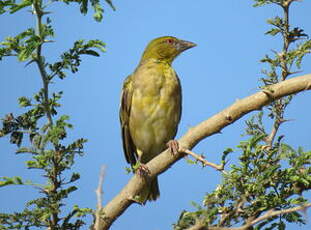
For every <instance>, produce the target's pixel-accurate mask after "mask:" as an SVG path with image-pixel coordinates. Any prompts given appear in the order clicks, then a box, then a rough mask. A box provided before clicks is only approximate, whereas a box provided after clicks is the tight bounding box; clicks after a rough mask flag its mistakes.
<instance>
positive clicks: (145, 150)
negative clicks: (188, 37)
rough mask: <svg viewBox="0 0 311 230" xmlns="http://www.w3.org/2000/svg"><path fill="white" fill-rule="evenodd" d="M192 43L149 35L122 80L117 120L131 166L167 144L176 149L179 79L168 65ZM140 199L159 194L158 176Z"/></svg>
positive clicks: (144, 162) (145, 161) (156, 196)
mask: <svg viewBox="0 0 311 230" xmlns="http://www.w3.org/2000/svg"><path fill="white" fill-rule="evenodd" d="M195 46H196V44H195V43H193V42H190V41H185V40H181V39H178V38H176V37H173V36H163V37H158V38H156V39H153V40H152V41H150V42H149V44H148V45H147V47H146V48H145V50H144V52H143V54H142V57H141V59H140V62H139V64H138V66H137V67H136V69H135V71H134V72H133V73H132V74H131V75H129V76H128V77H127V78H126V79H125V80H124V83H123V88H122V92H121V103H120V111H119V116H120V123H121V133H122V143H123V152H124V155H125V158H126V161H127V162H128V163H129V164H131V166H132V168H133V166H135V165H136V164H137V163H139V164H141V166H143V167H141V168H142V169H145V170H146V171H148V169H146V168H145V164H146V163H148V162H149V161H150V160H152V159H153V158H154V157H156V156H157V155H158V154H160V153H161V152H162V151H164V150H165V149H166V148H167V146H168V147H170V148H171V150H172V151H173V152H175V153H176V146H177V148H178V145H176V141H175V142H174V141H172V140H173V138H174V137H175V135H176V133H177V128H178V124H179V122H180V118H181V110H182V92H181V85H180V80H179V78H178V76H177V74H176V72H175V70H174V69H173V68H172V62H173V61H174V59H175V58H176V57H177V56H178V55H179V54H181V53H182V52H184V51H185V50H188V49H190V48H192V47H195ZM139 196H140V200H141V203H143V204H144V203H145V202H146V201H147V200H148V201H155V200H156V199H157V198H158V197H159V196H160V190H159V185H158V179H157V178H155V179H152V181H150V183H149V184H147V186H146V188H144V189H143V192H142V193H141V194H139Z"/></svg>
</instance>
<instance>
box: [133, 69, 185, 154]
mask: <svg viewBox="0 0 311 230" xmlns="http://www.w3.org/2000/svg"><path fill="white" fill-rule="evenodd" d="M143 70H144V71H141V72H140V71H137V72H136V73H135V74H136V76H135V77H136V78H135V82H134V92H133V96H132V107H131V118H130V131H131V135H132V138H133V141H134V143H135V145H136V146H137V148H138V149H140V150H141V151H142V152H149V154H151V155H153V154H157V153H159V151H162V150H163V149H164V148H165V144H166V142H167V141H168V140H170V139H172V138H174V135H175V133H176V130H177V125H178V122H179V117H180V106H181V89H180V85H179V81H178V78H177V76H176V73H175V71H174V70H173V69H172V68H166V69H162V70H158V69H154V68H145V69H143ZM150 152H151V153H150ZM152 157H154V156H152Z"/></svg>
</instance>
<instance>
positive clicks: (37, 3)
mask: <svg viewBox="0 0 311 230" xmlns="http://www.w3.org/2000/svg"><path fill="white" fill-rule="evenodd" d="M33 8H34V14H35V15H36V17H37V30H36V35H37V36H38V37H40V39H41V41H43V39H44V38H43V37H42V16H43V12H42V0H37V1H35V2H34V4H33ZM41 50H42V44H40V45H38V47H37V51H36V54H37V55H36V58H35V62H36V63H37V65H38V68H39V71H40V76H41V79H42V83H43V89H44V90H43V91H44V107H45V113H46V116H47V119H48V125H49V126H50V127H51V126H52V125H53V119H52V114H51V110H50V107H49V79H48V74H47V73H46V71H45V67H44V66H45V64H44V59H43V57H42V56H41Z"/></svg>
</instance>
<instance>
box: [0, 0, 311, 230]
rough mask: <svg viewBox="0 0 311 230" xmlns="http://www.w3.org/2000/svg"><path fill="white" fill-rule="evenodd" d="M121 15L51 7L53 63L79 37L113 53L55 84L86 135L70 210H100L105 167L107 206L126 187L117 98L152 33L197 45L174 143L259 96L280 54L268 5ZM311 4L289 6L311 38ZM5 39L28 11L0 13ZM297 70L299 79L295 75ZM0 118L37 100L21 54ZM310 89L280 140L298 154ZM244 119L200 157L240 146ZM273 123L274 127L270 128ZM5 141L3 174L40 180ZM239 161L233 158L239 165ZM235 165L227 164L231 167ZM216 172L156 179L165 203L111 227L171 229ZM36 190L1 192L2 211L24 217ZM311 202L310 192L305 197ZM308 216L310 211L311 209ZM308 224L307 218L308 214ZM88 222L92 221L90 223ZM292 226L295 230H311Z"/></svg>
mask: <svg viewBox="0 0 311 230" xmlns="http://www.w3.org/2000/svg"><path fill="white" fill-rule="evenodd" d="M114 4H115V6H116V8H117V11H115V12H113V11H112V10H111V9H109V7H108V6H107V5H106V10H105V14H104V19H103V21H102V22H101V23H97V22H95V21H94V20H93V19H92V17H91V14H89V15H87V16H82V15H81V14H79V12H78V7H77V6H75V5H73V7H67V6H66V5H64V4H63V3H54V4H52V6H51V7H50V9H48V10H49V11H51V12H52V14H51V15H50V18H51V19H52V23H53V25H54V28H55V34H56V37H55V43H50V44H47V45H46V46H45V48H44V50H43V52H44V55H46V56H47V59H48V61H51V62H53V61H56V60H57V58H58V56H59V55H60V54H61V53H62V52H64V51H66V50H68V49H69V48H70V47H71V46H72V44H73V42H74V41H75V40H78V39H101V40H103V41H104V42H105V43H106V44H107V52H106V53H104V54H103V55H101V57H99V58H95V57H89V56H88V57H85V58H83V63H82V66H81V68H80V71H79V72H78V73H77V74H75V75H71V74H69V77H68V78H67V79H65V80H64V81H61V80H56V81H55V82H54V84H53V85H52V87H51V90H54V91H61V90H62V91H64V96H63V99H62V101H61V102H62V104H63V107H62V108H61V109H60V111H59V112H60V113H59V114H68V115H70V117H71V119H70V122H71V123H72V124H73V125H74V129H73V130H72V131H71V132H69V139H70V140H74V139H76V138H79V137H84V138H87V139H88V140H89V142H88V143H87V144H86V148H85V152H86V155H85V156H84V157H81V158H78V159H77V161H76V165H75V166H74V168H73V170H74V171H77V172H79V173H80V174H81V179H80V180H79V181H78V183H77V186H79V190H78V191H76V192H74V193H72V195H71V197H70V199H68V200H67V203H66V204H67V206H68V207H70V206H72V205H73V204H76V203H77V204H79V206H81V207H90V208H95V205H96V197H95V193H94V190H95V188H96V186H97V183H98V173H99V169H100V166H101V165H105V166H106V176H105V182H104V187H103V189H104V204H105V203H107V201H109V200H110V199H111V198H112V197H113V196H115V195H116V194H117V193H118V191H119V190H120V189H121V188H122V187H123V186H124V185H125V184H126V183H127V181H128V180H129V178H130V175H127V174H126V172H125V167H128V165H127V164H126V161H125V159H124V156H123V152H122V145H121V136H120V126H119V117H118V110H119V98H120V91H121V86H122V82H123V80H124V78H125V77H126V76H127V75H129V74H130V73H132V71H133V70H134V69H135V67H136V65H137V64H138V62H139V59H140V56H141V54H142V52H143V50H144V48H145V46H146V45H147V43H148V42H149V41H150V40H152V39H153V38H155V37H158V36H163V35H172V36H176V37H178V38H181V39H185V40H189V41H192V42H195V43H197V45H198V46H197V47H195V48H193V49H191V50H188V51H186V52H185V53H183V54H182V55H181V56H179V57H178V58H177V60H176V61H175V62H174V68H175V70H176V71H177V73H178V75H179V76H180V80H181V84H182V87H183V114H182V119H181V123H180V126H179V131H178V134H177V137H180V136H181V135H182V134H184V133H185V132H186V131H187V129H188V128H189V127H191V126H194V125H196V124H197V123H199V122H200V121H202V120H205V119H207V118H209V117H210V116H212V115H213V114H215V113H217V112H219V111H221V110H222V109H224V108H225V107H227V106H229V105H231V104H232V103H234V102H235V101H236V100H237V99H239V98H243V97H246V96H248V95H250V94H253V93H255V92H257V90H258V85H259V81H258V79H259V78H260V77H262V75H261V69H262V68H264V65H263V64H261V63H260V62H259V60H260V59H261V58H262V57H263V56H264V55H265V54H271V50H272V49H274V50H278V49H279V48H280V47H281V46H280V39H278V38H274V37H271V36H266V35H264V33H265V32H266V31H267V30H268V29H269V28H270V27H269V25H267V24H266V20H267V19H268V18H271V17H274V16H276V15H280V14H281V11H280V9H278V8H276V7H271V6H265V7H260V8H253V7H252V4H253V1H237V0H220V1H206V0H196V1H181V0H170V1H167V0H149V1H144V0H132V1H114ZM310 11H311V1H308V0H305V1H303V2H302V3H300V2H298V3H294V4H293V7H292V8H291V13H290V20H291V23H292V26H300V27H302V28H303V29H304V30H305V32H306V33H307V34H309V35H311V14H310ZM0 17H1V19H0V40H3V39H4V38H5V37H6V36H14V35H16V34H17V33H19V32H21V31H23V30H25V29H26V28H29V27H32V26H33V25H34V23H35V21H34V17H33V16H32V15H31V14H30V13H29V12H26V11H21V12H18V13H16V14H14V15H9V14H5V15H1V16H0ZM310 61H311V58H310V57H308V58H306V59H305V61H304V62H303V70H302V71H303V72H302V73H301V74H304V73H310V72H311V66H310ZM299 74H300V73H299ZM0 76H1V83H0V117H4V115H5V114H7V113H10V112H12V113H14V114H19V113H22V112H23V110H22V109H20V108H18V105H17V98H18V97H20V96H28V97H30V96H32V95H33V94H34V93H35V92H37V91H38V89H39V88H40V87H41V79H40V76H39V75H38V71H37V69H36V67H35V66H34V65H30V66H28V67H25V63H17V62H16V59H15V58H6V59H4V61H1V62H0ZM310 101H311V92H305V93H302V94H299V95H298V96H297V97H295V99H294V100H293V102H292V104H291V105H290V106H289V108H288V110H287V113H286V118H288V119H293V120H292V121H291V122H288V123H285V124H284V125H283V126H282V127H281V129H280V132H279V134H285V141H286V142H287V143H289V144H291V145H292V146H294V147H295V148H296V147H298V146H302V147H304V149H306V150H310V149H311V142H310V133H311V123H310ZM250 116H251V114H249V115H247V116H245V117H243V118H242V119H240V120H239V121H237V122H235V123H234V124H233V125H231V126H230V127H227V128H225V129H224V130H223V134H218V135H214V136H212V137H209V138H208V139H206V140H204V141H203V142H201V143H200V144H199V145H198V146H197V147H196V148H195V149H194V151H195V152H197V153H199V154H205V156H206V158H207V159H208V160H209V161H212V162H215V163H219V162H220V156H221V153H222V152H223V150H224V149H225V148H227V147H235V146H236V145H238V144H239V141H241V140H243V139H245V138H247V137H241V134H242V133H243V130H244V128H245V123H244V122H245V120H246V119H247V118H249V117H250ZM267 124H269V125H270V126H271V122H270V121H268V122H267ZM270 126H267V129H268V130H269V129H270V128H271V127H270ZM8 142H9V141H8V138H1V139H0V150H1V156H0V161H1V165H2V166H1V167H0V176H16V175H19V176H22V177H23V178H24V179H32V180H34V181H37V182H43V179H42V178H41V177H40V172H38V171H36V170H32V171H30V170H27V169H25V163H24V162H25V160H27V159H29V158H28V157H27V156H17V155H15V154H14V151H15V149H16V147H15V146H13V145H10V144H8ZM235 157H236V156H234V155H233V156H231V159H232V161H233V159H234V158H235ZM229 163H230V162H229ZM219 179H220V177H219V173H218V172H215V170H213V169H210V168H201V167H200V166H194V165H189V164H187V163H186V162H185V160H181V161H179V162H178V163H176V164H175V165H173V166H172V167H171V168H170V169H169V170H168V171H167V172H166V173H164V174H162V175H161V176H160V177H159V181H160V190H161V197H160V199H159V200H158V201H156V202H152V203H147V205H146V206H145V207H141V206H139V205H132V206H131V207H130V208H129V209H128V210H127V211H126V212H125V214H124V215H122V216H121V217H120V218H119V219H118V220H117V221H116V222H115V223H114V225H113V226H112V228H111V229H113V230H120V229H150V230H160V229H161V230H163V229H171V228H172V226H171V225H172V224H173V223H174V222H176V220H177V219H178V217H179V214H180V212H181V211H182V210H184V209H187V210H193V208H192V206H191V201H195V202H197V203H199V204H200V203H201V202H202V199H203V196H204V194H205V193H206V192H208V191H212V189H214V188H215V187H216V185H217V183H218V182H219V181H220V180H219ZM37 192H38V191H36V190H34V189H32V188H29V187H25V186H19V187H14V186H11V187H5V188H2V189H1V190H0V204H1V205H0V212H3V211H13V210H14V211H18V210H21V209H22V208H23V206H24V203H25V201H27V200H29V199H32V198H34V197H36V196H37ZM308 196H309V197H311V196H310V194H309V195H308ZM309 212H310V211H309ZM309 217H310V215H309ZM309 219H310V218H309ZM89 220H90V219H89ZM310 227H311V224H310V220H309V223H308V225H306V226H302V227H300V226H291V227H290V229H291V230H294V229H302V230H307V229H310Z"/></svg>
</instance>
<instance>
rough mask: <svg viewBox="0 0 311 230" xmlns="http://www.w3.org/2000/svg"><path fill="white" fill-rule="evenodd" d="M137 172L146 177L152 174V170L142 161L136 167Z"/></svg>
mask: <svg viewBox="0 0 311 230" xmlns="http://www.w3.org/2000/svg"><path fill="white" fill-rule="evenodd" d="M136 173H137V174H138V175H139V176H141V177H145V176H148V175H149V174H150V170H149V168H148V167H147V166H146V165H145V164H142V163H140V164H139V166H138V168H137V169H136Z"/></svg>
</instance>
